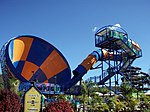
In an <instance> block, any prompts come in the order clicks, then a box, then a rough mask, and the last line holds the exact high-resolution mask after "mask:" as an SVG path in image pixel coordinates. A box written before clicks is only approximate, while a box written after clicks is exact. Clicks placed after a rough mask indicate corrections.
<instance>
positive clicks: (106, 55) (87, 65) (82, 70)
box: [64, 49, 122, 90]
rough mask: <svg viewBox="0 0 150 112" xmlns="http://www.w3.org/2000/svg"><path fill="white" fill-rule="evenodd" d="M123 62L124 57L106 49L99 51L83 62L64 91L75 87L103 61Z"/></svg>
mask: <svg viewBox="0 0 150 112" xmlns="http://www.w3.org/2000/svg"><path fill="white" fill-rule="evenodd" d="M107 59H110V60H121V59H122V55H121V54H120V55H113V53H112V52H108V51H106V50H104V49H99V50H97V51H93V52H92V53H91V54H89V55H88V57H87V58H86V59H85V60H83V62H82V63H81V64H80V65H78V67H77V68H76V69H75V70H74V71H73V74H74V76H73V78H72V79H71V80H70V81H69V82H68V83H67V84H66V85H65V86H64V90H66V89H68V88H70V87H72V86H73V85H75V84H76V83H77V82H78V81H79V80H80V79H81V78H82V77H83V76H84V75H85V74H86V73H87V72H88V71H89V70H90V69H91V68H92V66H93V65H94V64H95V63H96V62H97V61H103V60H107Z"/></svg>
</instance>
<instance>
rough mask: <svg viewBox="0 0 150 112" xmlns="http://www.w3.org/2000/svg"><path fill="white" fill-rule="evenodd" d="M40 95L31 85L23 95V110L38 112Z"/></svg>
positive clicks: (40, 100) (39, 109) (25, 111)
mask: <svg viewBox="0 0 150 112" xmlns="http://www.w3.org/2000/svg"><path fill="white" fill-rule="evenodd" d="M41 102H42V95H41V93H40V92H39V91H38V90H37V89H36V88H35V87H34V86H32V87H31V88H30V89H29V90H28V91H27V92H26V93H25V95H24V112H40V111H41V106H42V104H41Z"/></svg>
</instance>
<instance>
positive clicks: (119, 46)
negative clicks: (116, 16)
mask: <svg viewBox="0 0 150 112" xmlns="http://www.w3.org/2000/svg"><path fill="white" fill-rule="evenodd" d="M113 27H114V26H106V27H103V28H101V29H99V30H98V31H97V32H96V34H95V37H96V38H95V44H96V47H99V48H102V49H100V50H98V51H94V52H93V53H91V54H90V55H89V56H88V57H87V58H86V59H85V60H84V61H83V62H82V63H81V64H80V65H79V66H78V67H77V68H76V69H75V70H74V71H73V73H74V75H75V76H74V78H76V79H77V78H78V77H79V78H81V77H82V76H83V75H84V74H85V73H86V72H87V71H88V70H90V69H91V68H92V66H93V65H94V64H95V63H96V62H98V61H104V60H113V61H119V60H120V62H121V63H120V64H119V67H118V65H116V66H114V67H112V68H108V69H107V73H105V75H103V74H102V76H101V80H100V82H99V84H104V83H105V82H106V81H107V80H109V79H110V78H111V77H112V76H114V75H115V73H119V74H121V75H123V74H124V72H125V70H126V69H127V68H128V67H129V66H130V65H131V64H132V62H133V61H134V60H135V59H136V58H140V57H141V56H142V50H141V48H140V46H139V45H138V44H137V43H136V42H134V41H133V40H131V39H128V35H127V33H126V32H125V31H124V30H123V29H121V28H118V27H117V28H116V27H115V28H113ZM118 29H121V30H118ZM109 51H119V53H120V54H118V52H117V53H116V54H115V53H114V52H109Z"/></svg>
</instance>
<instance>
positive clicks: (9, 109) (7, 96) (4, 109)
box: [0, 90, 21, 112]
mask: <svg viewBox="0 0 150 112" xmlns="http://www.w3.org/2000/svg"><path fill="white" fill-rule="evenodd" d="M20 108H21V103H20V98H19V96H18V95H17V94H15V93H14V92H11V91H9V90H0V112H19V111H20Z"/></svg>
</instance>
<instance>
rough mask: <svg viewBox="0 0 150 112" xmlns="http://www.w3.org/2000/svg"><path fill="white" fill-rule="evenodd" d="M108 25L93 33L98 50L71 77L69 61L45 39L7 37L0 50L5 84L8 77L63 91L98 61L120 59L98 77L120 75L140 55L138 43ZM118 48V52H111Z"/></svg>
mask: <svg viewBox="0 0 150 112" xmlns="http://www.w3.org/2000/svg"><path fill="white" fill-rule="evenodd" d="M112 28H113V27H111V26H107V27H103V28H101V29H99V30H98V31H97V32H96V34H95V45H96V47H98V50H97V51H94V52H92V53H91V54H90V55H88V57H87V58H86V59H85V60H84V61H83V62H82V63H81V64H79V65H78V67H77V68H76V69H75V70H74V71H73V74H74V76H73V77H71V70H70V67H69V64H68V62H67V60H66V59H65V57H64V56H63V55H62V53H61V52H60V51H59V50H58V49H57V48H55V47H54V46H53V45H51V44H50V43H48V42H47V41H45V40H43V39H41V38H38V37H35V36H30V35H23V36H18V37H15V38H13V39H11V40H9V41H8V42H7V43H6V44H5V45H4V46H3V48H2V49H1V51H2V52H1V58H0V59H1V67H2V74H3V80H4V83H5V84H4V85H5V87H6V88H9V79H11V78H13V77H14V78H16V79H18V80H20V82H21V83H26V82H27V83H30V82H32V81H35V82H38V83H40V84H46V83H47V84H58V85H59V86H60V87H61V88H62V90H67V89H69V88H71V87H72V86H74V85H75V84H76V83H77V82H78V81H79V80H80V79H81V78H82V77H83V76H84V75H85V74H86V73H87V72H88V71H89V70H90V69H91V68H92V67H93V65H94V64H95V63H97V62H98V61H107V60H110V61H119V62H120V64H119V66H118V65H116V66H114V67H111V68H108V69H107V75H105V76H103V75H102V77H101V80H100V82H99V84H104V83H105V82H106V81H107V80H108V79H110V78H111V77H112V76H113V75H115V73H119V74H123V73H124V71H125V70H126V69H127V68H128V66H130V65H131V64H132V62H133V61H134V60H135V59H136V58H139V57H141V56H142V51H141V48H140V46H139V45H138V44H137V43H135V42H134V41H132V40H131V39H128V37H127V34H126V33H124V32H122V31H118V30H116V29H112ZM114 51H117V52H114Z"/></svg>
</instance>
